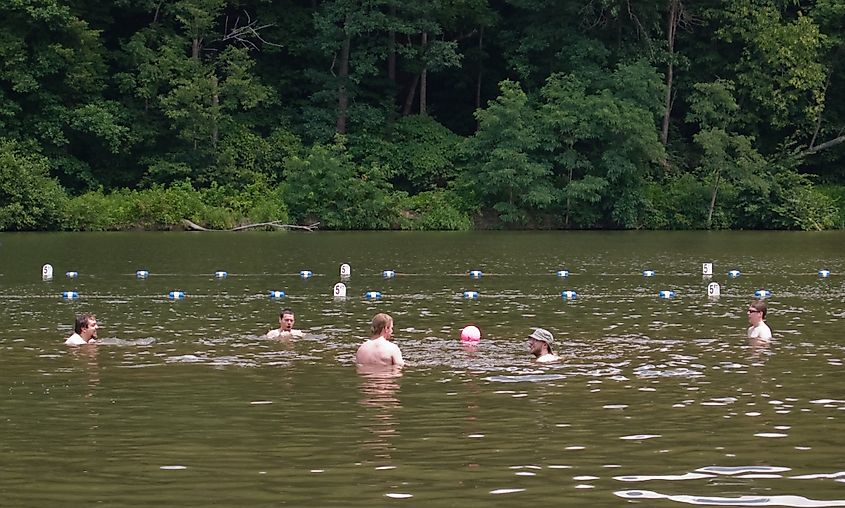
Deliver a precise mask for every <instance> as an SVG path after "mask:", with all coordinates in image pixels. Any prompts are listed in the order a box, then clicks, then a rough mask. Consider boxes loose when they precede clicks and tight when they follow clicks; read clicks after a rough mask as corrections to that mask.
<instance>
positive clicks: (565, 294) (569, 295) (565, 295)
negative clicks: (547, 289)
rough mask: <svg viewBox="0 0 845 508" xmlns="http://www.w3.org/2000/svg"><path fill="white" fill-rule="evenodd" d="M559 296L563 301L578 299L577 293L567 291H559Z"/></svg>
mask: <svg viewBox="0 0 845 508" xmlns="http://www.w3.org/2000/svg"><path fill="white" fill-rule="evenodd" d="M560 296H561V298H563V299H564V300H574V299H576V298H578V293H576V292H575V291H569V290H567V291H561V292H560Z"/></svg>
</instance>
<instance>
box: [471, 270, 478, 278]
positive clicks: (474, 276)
mask: <svg viewBox="0 0 845 508" xmlns="http://www.w3.org/2000/svg"><path fill="white" fill-rule="evenodd" d="M469 276H470V277H472V278H473V279H480V278H481V270H470V272H469Z"/></svg>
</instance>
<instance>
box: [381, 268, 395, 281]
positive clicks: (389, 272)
mask: <svg viewBox="0 0 845 508" xmlns="http://www.w3.org/2000/svg"><path fill="white" fill-rule="evenodd" d="M381 276H382V277H384V278H385V279H392V278H393V277H396V272H394V271H393V270H385V271H383V272H381Z"/></svg>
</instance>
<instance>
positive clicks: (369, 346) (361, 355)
mask: <svg viewBox="0 0 845 508" xmlns="http://www.w3.org/2000/svg"><path fill="white" fill-rule="evenodd" d="M370 331H371V332H372V336H371V338H370V339H369V340H368V341H366V342H364V343H363V344H361V346H360V347H358V351H357V352H356V353H355V362H356V363H357V364H358V365H359V366H360V365H371V366H384V367H388V366H395V367H402V366H404V365H405V360H403V359H402V351H400V350H399V346H397V345H396V344H394V343H392V342H390V338H391V337H393V318H392V317H390V315H389V314H381V313H379V314H376V315H375V316H373V321H372V323H371V324H370Z"/></svg>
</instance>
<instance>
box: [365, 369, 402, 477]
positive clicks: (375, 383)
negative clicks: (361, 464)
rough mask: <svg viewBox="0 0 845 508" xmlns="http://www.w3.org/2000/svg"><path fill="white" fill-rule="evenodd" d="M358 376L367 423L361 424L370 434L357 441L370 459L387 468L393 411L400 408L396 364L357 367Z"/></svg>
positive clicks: (394, 431)
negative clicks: (394, 365) (368, 419)
mask: <svg viewBox="0 0 845 508" xmlns="http://www.w3.org/2000/svg"><path fill="white" fill-rule="evenodd" d="M357 370H358V375H359V376H360V378H361V385H360V386H361V399H360V401H359V403H360V404H361V406H363V407H364V408H366V409H368V411H367V415H368V416H369V418H370V422H369V423H365V424H364V426H365V428H366V429H367V430H369V431H370V432H371V434H372V435H371V437H370V438H369V439H365V440H364V441H363V442H362V443H361V448H362V449H363V450H364V451H365V452H368V453H367V454H368V455H371V456H372V459H371V460H372V462H375V463H377V464H381V466H380V467H388V465H389V464H390V463H391V459H392V457H391V452H392V451H393V445H392V444H391V440H392V438H393V437H394V436H395V435H396V434H397V432H398V428H397V422H396V420H395V418H394V413H395V412H396V410H397V409H398V408H400V407H401V404H400V402H399V398H398V396H397V392H398V390H399V379H400V378H401V377H402V369H401V368H400V367H392V366H391V367H382V366H376V367H371V366H362V365H358V366H357Z"/></svg>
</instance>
